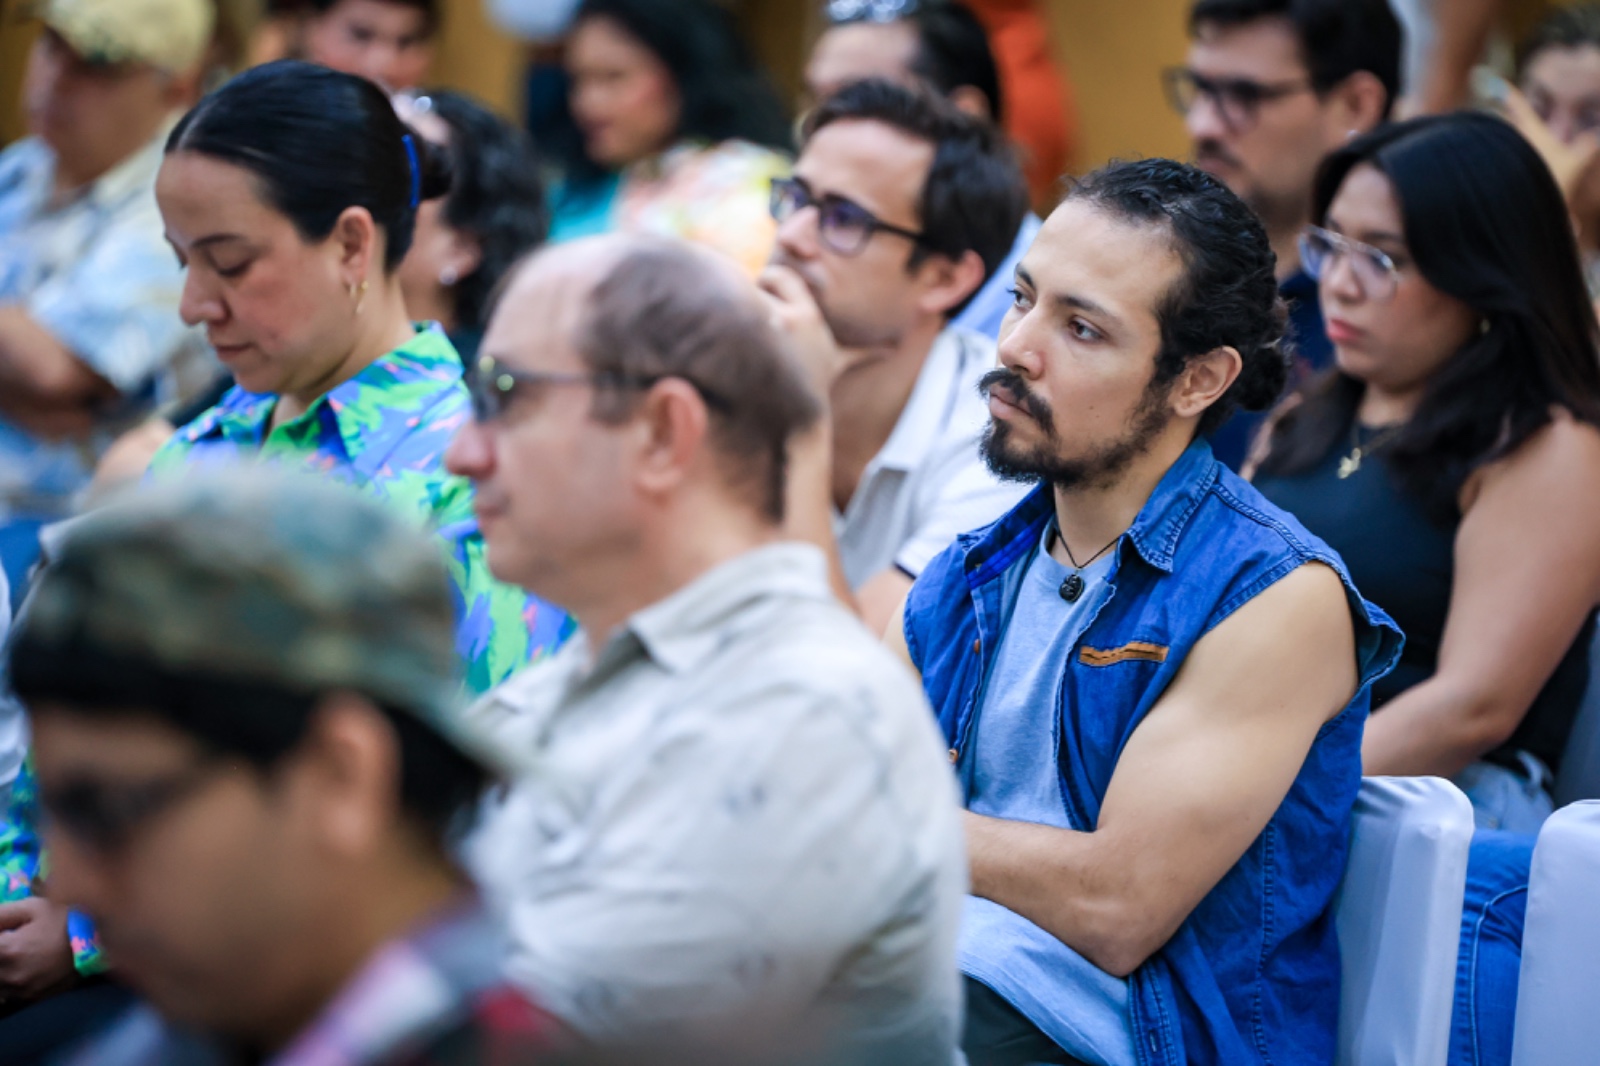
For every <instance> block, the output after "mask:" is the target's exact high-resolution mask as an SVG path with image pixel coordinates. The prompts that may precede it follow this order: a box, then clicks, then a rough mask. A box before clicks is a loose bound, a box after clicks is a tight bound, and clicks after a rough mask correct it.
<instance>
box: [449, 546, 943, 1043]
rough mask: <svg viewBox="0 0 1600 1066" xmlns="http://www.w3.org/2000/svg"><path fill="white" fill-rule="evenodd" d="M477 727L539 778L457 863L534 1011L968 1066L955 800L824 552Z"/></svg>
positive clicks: (687, 606)
mask: <svg viewBox="0 0 1600 1066" xmlns="http://www.w3.org/2000/svg"><path fill="white" fill-rule="evenodd" d="M473 713H474V716H475V717H476V718H477V720H478V721H479V722H480V723H482V724H485V725H488V726H489V727H490V728H491V729H493V730H495V731H496V732H497V734H498V735H499V737H500V738H501V739H502V741H503V742H504V743H506V744H512V745H517V746H519V747H520V748H522V749H523V752H522V753H525V754H526V755H527V756H529V757H530V758H531V760H532V764H533V770H532V772H531V773H530V774H529V776H528V777H527V779H526V780H524V781H523V782H522V783H521V784H519V785H518V786H517V787H516V788H514V789H513V790H512V792H511V793H510V795H509V796H508V797H507V798H506V800H505V801H504V802H503V804H502V805H501V806H500V807H499V809H498V810H497V811H495V812H493V813H492V814H491V815H490V817H489V819H488V821H487V823H486V825H485V826H484V827H483V828H482V830H481V831H480V832H479V834H478V835H477V837H476V839H475V840H474V841H473V842H472V844H471V846H470V847H469V853H470V856H471V859H472V861H473V864H474V866H475V868H476V869H477V871H478V873H479V874H480V877H481V878H482V880H483V881H484V883H485V886H486V888H487V889H488V892H489V895H490V898H491V899H492V900H493V901H495V902H496V903H498V905H499V906H501V907H503V908H504V909H505V911H506V912H507V915H508V923H509V927H510V930H511V936H512V941H513V949H512V954H511V958H510V963H509V970H510V974H511V976H512V978H513V979H514V980H515V981H517V982H518V983H519V984H521V985H523V986H524V987H525V988H526V989H527V990H528V991H529V992H530V993H531V994H532V995H533V996H535V997H536V998H537V1000H538V1001H539V1002H540V1003H541V1004H542V1005H544V1006H546V1007H548V1008H549V1009H551V1010H553V1011H555V1012H556V1013H557V1014H558V1015H561V1016H562V1017H563V1018H565V1019H566V1020H567V1021H568V1022H569V1023H570V1024H572V1025H573V1026H574V1027H575V1028H577V1029H578V1030H579V1031H580V1032H583V1033H585V1034H587V1035H589V1036H591V1037H594V1038H596V1039H599V1040H616V1039H628V1040H654V1039H666V1040H673V1039H681V1038H689V1039H695V1038H700V1037H703V1036H705V1035H706V1034H708V1033H719V1034H723V1035H726V1034H727V1033H728V1032H729V1028H728V1027H729V1026H730V1025H732V1026H734V1027H736V1030H737V1032H738V1033H742V1034H746V1035H750V1036H751V1037H752V1038H753V1039H755V1040H757V1042H759V1041H761V1040H768V1041H770V1040H772V1039H781V1040H782V1041H783V1044H784V1046H792V1045H793V1043H794V1040H795V1039H796V1038H798V1037H803V1038H804V1039H805V1040H808V1041H810V1040H815V1041H824V1042H838V1041H843V1042H844V1044H845V1045H846V1046H847V1048H848V1054H847V1059H848V1061H862V1062H884V1063H887V1062H895V1063H899V1064H917V1063H929V1064H934V1063H937V1064H939V1066H947V1064H949V1063H951V1062H952V1061H955V1056H956V1050H955V1049H956V1044H957V1041H958V1037H959V1027H960V990H959V980H958V977H957V971H956V966H955V938H956V931H957V925H958V923H959V920H960V913H961V906H962V899H963V896H964V893H965V891H966V866H965V858H964V854H963V849H962V837H961V823H960V815H959V802H958V797H957V790H956V786H955V781H954V778H953V775H952V774H951V772H950V767H949V765H948V762H947V759H946V756H945V745H944V744H943V743H942V740H941V738H940V736H939V733H938V730H937V727H936V725H935V723H934V720H933V717H932V714H931V712H930V711H929V709H928V706H927V703H926V701H925V699H924V696H923V693H922V688H921V685H920V684H919V683H918V681H917V679H916V678H915V676H914V675H913V674H912V673H911V672H910V670H909V669H908V668H907V667H906V666H905V665H904V664H903V663H902V662H900V661H899V660H898V659H896V658H895V657H894V656H893V655H892V654H891V653H890V652H889V651H888V650H887V649H885V648H884V647H883V646H882V645H881V643H880V642H879V641H878V640H877V639H876V638H875V637H874V636H873V635H872V634H870V633H869V632H868V631H867V630H866V629H865V628H864V627H862V626H861V625H860V623H859V622H857V621H856V619H855V618H854V616H852V615H850V614H849V613H848V612H846V611H845V610H844V608H842V607H841V606H839V604H838V603H837V602H836V601H835V600H834V599H833V598H832V596H831V595H830V594H829V591H828V583H827V573H826V566H825V563H824V560H823V557H822V555H821V553H820V552H818V551H816V550H815V549H814V548H812V547H810V546H806V545H800V544H793V543H784V544H776V545H772V546H770V547H765V548H762V549H759V550H756V551H752V552H750V553H748V554H746V555H743V556H741V557H739V558H736V559H734V560H732V561H730V562H728V563H725V564H723V565H721V566H719V567H717V568H715V569H714V570H712V571H711V572H709V573H707V574H705V575H704V576H702V577H701V578H699V579H698V580H697V581H695V582H694V583H693V584H691V585H689V586H688V587H686V588H684V589H682V590H680V591H678V592H677V593H675V594H674V595H672V596H671V597H669V598H668V599H666V600H663V601H661V602H660V603H657V604H655V605H653V606H651V607H649V608H647V609H645V610H643V611H640V612H639V613H637V614H635V615H634V616H633V617H632V618H631V619H629V620H628V622H627V624H626V625H625V626H624V627H622V628H621V629H619V630H618V631H617V632H616V633H615V634H614V635H613V636H612V637H611V638H610V639H609V640H608V641H607V642H606V644H605V645H604V646H603V647H601V648H600V649H598V651H597V652H596V653H594V654H593V655H592V658H591V652H590V649H589V645H588V642H587V641H586V640H585V639H583V634H582V633H581V632H580V634H579V636H578V637H577V638H575V639H574V640H573V641H571V642H570V643H569V644H568V645H567V646H566V647H565V648H564V649H563V650H562V651H561V652H559V653H558V654H557V655H556V656H555V657H553V658H552V659H550V660H548V661H547V662H545V663H543V664H540V665H537V666H534V667H531V668H529V669H528V670H526V671H524V672H523V673H521V674H519V675H517V676H516V677H514V678H512V679H511V680H510V681H509V682H507V683H506V684H505V685H503V686H502V687H501V688H499V689H498V690H496V691H495V692H493V693H491V694H490V695H489V696H488V697H486V698H485V699H484V700H483V701H481V702H480V703H479V705H478V706H477V707H476V708H475V710H474V712H473ZM519 754H521V753H519ZM780 1033H781V1034H786V1035H784V1036H782V1037H778V1035H777V1034H780ZM766 1050H771V1048H770V1047H768V1048H766ZM840 1061H845V1059H841V1060H840Z"/></svg>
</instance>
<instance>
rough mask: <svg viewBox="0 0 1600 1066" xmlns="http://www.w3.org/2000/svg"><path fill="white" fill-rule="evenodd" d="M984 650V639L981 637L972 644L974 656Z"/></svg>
mask: <svg viewBox="0 0 1600 1066" xmlns="http://www.w3.org/2000/svg"><path fill="white" fill-rule="evenodd" d="M982 648H983V638H982V637H979V638H977V639H976V640H974V641H973V642H972V654H974V655H976V654H978V652H979V651H980V650H982Z"/></svg>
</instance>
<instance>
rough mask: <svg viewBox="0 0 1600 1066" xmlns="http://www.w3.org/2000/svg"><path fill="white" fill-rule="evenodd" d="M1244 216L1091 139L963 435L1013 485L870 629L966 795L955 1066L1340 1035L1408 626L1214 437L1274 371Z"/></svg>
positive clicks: (1270, 291)
mask: <svg viewBox="0 0 1600 1066" xmlns="http://www.w3.org/2000/svg"><path fill="white" fill-rule="evenodd" d="M1272 267H1273V259H1272V251H1271V248H1270V246H1269V244H1268V241H1267V237H1266V233H1265V232H1264V231H1263V229H1262V227H1261V225H1260V223H1259V222H1258V221H1257V220H1256V219H1255V217H1254V216H1253V215H1252V214H1251V213H1250V211H1249V209H1248V208H1247V207H1246V206H1245V205H1244V204H1243V203H1242V202H1241V201H1240V200H1239V199H1238V198H1237V197H1236V196H1234V195H1233V194H1232V193H1231V192H1229V191H1228V190H1227V189H1226V188H1224V187H1223V186H1222V185H1221V184H1220V183H1218V182H1217V181H1216V180H1214V179H1213V178H1211V177H1210V176H1208V175H1206V174H1203V173H1201V172H1200V171H1198V170H1196V169H1194V168H1193V167H1190V166H1187V165H1185V164H1181V163H1174V162H1172V161H1170V160H1161V159H1154V160H1145V161H1142V162H1138V163H1122V164H1113V165H1111V166H1109V167H1107V168H1105V169H1104V170H1101V171H1097V172H1096V173H1094V174H1091V175H1090V176H1088V177H1087V178H1085V179H1084V180H1083V181H1082V182H1081V183H1079V184H1077V185H1076V186H1074V187H1073V189H1072V191H1071V192H1069V194H1068V195H1067V198H1066V199H1065V200H1064V201H1063V202H1062V204H1061V206H1060V207H1058V208H1056V210H1055V211H1054V212H1053V213H1052V214H1051V215H1050V217H1049V218H1047V219H1046V220H1045V224H1044V228H1043V229H1042V230H1041V231H1040V233H1039V239H1038V240H1036V241H1035V242H1034V244H1033V247H1032V248H1030V249H1029V250H1028V253H1027V254H1026V255H1025V256H1023V259H1022V264H1021V266H1020V267H1018V270H1017V299H1016V306H1015V308H1014V309H1013V310H1012V312H1011V314H1010V315H1008V316H1007V317H1006V323H1005V327H1004V328H1003V330H1002V334H1001V341H1000V367H999V368H998V369H997V370H995V371H994V372H993V373H992V374H990V375H988V376H986V377H985V378H984V381H983V386H984V387H985V389H986V390H987V393H988V397H989V408H990V411H991V414H992V422H991V425H990V427H989V430H988V433H987V435H986V436H985V438H984V455H985V457H986V459H987V460H988V462H989V464H990V466H991V467H992V468H993V469H994V470H995V471H996V472H998V473H1001V474H1004V475H1006V476H1008V477H1012V478H1016V479H1019V480H1021V481H1024V482H1026V483H1029V484H1032V485H1034V486H1035V487H1034V490H1033V492H1032V493H1031V494H1030V495H1029V496H1028V497H1027V499H1026V500H1024V501H1023V502H1022V503H1021V504H1020V505H1018V506H1017V508H1016V509H1014V510H1013V511H1012V512H1011V513H1010V514H1008V515H1006V516H1005V517H1004V518H1002V519H1001V520H1000V521H998V522H996V523H994V524H993V525H991V526H989V527H987V528H986V529H982V530H979V531H977V532H975V533H969V534H965V535H963V536H962V537H960V538H958V539H957V541H956V543H955V544H954V545H953V546H952V547H951V548H950V549H949V550H947V551H946V552H944V553H943V554H941V555H940V556H939V557H938V558H937V559H935V560H934V561H933V562H932V563H930V564H929V566H928V568H927V569H926V570H924V571H923V574H922V577H921V578H920V579H919V580H918V581H917V584H916V585H915V586H914V587H913V588H912V590H911V595H910V597H909V598H908V599H907V601H906V604H905V607H904V620H903V625H895V626H894V627H892V628H891V630H890V635H889V639H890V640H891V641H892V642H893V643H895V644H896V645H898V646H899V647H900V649H901V650H902V651H903V653H904V654H905V655H906V657H907V659H908V660H909V661H910V662H911V663H912V665H913V666H914V667H915V668H916V669H917V670H918V671H919V673H920V674H921V677H922V682H923V686H924V688H925V689H926V691H927V694H928V697H929V699H930V700H931V701H932V703H933V706H934V709H935V711H936V712H937V714H938V718H939V722H940V724H941V726H942V727H943V728H944V732H945V739H946V740H947V742H948V744H949V747H950V757H951V759H952V761H953V762H954V763H955V769H956V773H957V775H958V776H959V778H960V780H961V782H962V784H963V786H964V788H965V792H966V806H967V814H966V819H965V825H966V834H967V850H968V855H969V858H970V863H971V876H972V895H971V896H970V897H969V898H968V903H967V907H966V910H965V913H964V917H963V923H962V930H961V942H960V955H959V958H960V965H961V969H962V972H963V973H964V974H966V976H967V985H966V988H967V1025H966V1036H965V1039H964V1045H965V1050H966V1053H967V1056H968V1059H969V1061H970V1062H971V1063H973V1066H998V1064H1012V1063H1024V1062H1025V1063H1065V1064H1077V1063H1090V1064H1093V1066H1133V1064H1136V1063H1137V1064H1139V1066H1151V1064H1159V1066H1180V1064H1194V1066H1222V1064H1227V1066H1238V1064H1241V1063H1257V1064H1264V1063H1268V1062H1296V1063H1300V1062H1306V1063H1310V1062H1331V1061H1332V1060H1333V1057H1334V1051H1335V1043H1336V1030H1337V1012H1338V998H1339V945H1338V939H1337V937H1336V935H1335V929H1334V923H1333V904H1334V898H1335V894H1336V892H1337V890H1338V887H1339V882H1340V879H1341V877H1342V875H1343V872H1344V865H1345V858H1346V849H1347V847H1348V843H1349V832H1350V813H1351V809H1352V806H1353V804H1354V802H1355V797H1356V792H1357V790H1358V788H1359V787H1360V783H1361V730H1362V725H1363V723H1364V721H1365V719H1366V711H1367V702H1368V696H1369V691H1370V685H1371V684H1372V681H1373V680H1374V678H1376V677H1378V676H1381V675H1382V674H1383V673H1384V672H1386V671H1387V670H1388V669H1389V667H1390V666H1391V665H1392V664H1393V661H1394V657H1395V655H1396V654H1397V652H1398V650H1399V645H1400V633H1399V630H1398V629H1396V628H1395V626H1394V624H1393V623H1392V622H1390V621H1389V620H1388V618H1387V617H1386V616H1385V615H1384V614H1383V613H1382V612H1381V611H1380V610H1378V609H1377V608H1375V607H1373V606H1371V605H1370V604H1368V603H1366V602H1365V601H1364V600H1362V598H1361V596H1360V594H1359V593H1358V592H1357V591H1356V590H1355V587H1354V586H1353V585H1352V584H1351V582H1350V579H1349V576H1348V575H1347V574H1346V572H1345V570H1344V567H1343V564H1342V563H1340V561H1339V559H1338V556H1336V555H1335V554H1334V553H1333V552H1332V550H1331V549H1329V548H1328V547H1327V545H1325V544H1323V543H1322V542H1321V541H1319V540H1318V539H1317V538H1316V537H1314V536H1312V535H1311V534H1310V533H1307V532H1306V531H1305V529H1304V528H1303V527H1301V526H1300V525H1299V524H1298V523H1296V522H1295V520H1294V519H1293V518H1291V517H1290V516H1289V515H1287V514H1285V513H1283V512H1282V511H1279V510H1278V509H1276V508H1274V507H1273V506H1272V505H1271V504H1269V503H1268V502H1267V501H1266V500H1264V499H1262V498H1261V496H1260V495H1259V494H1258V493H1256V492H1255V490H1253V489H1252V488H1251V487H1250V486H1249V485H1247V484H1246V483H1245V482H1243V481H1241V480H1240V479H1239V478H1238V477H1237V476H1236V475H1234V474H1233V473H1232V472H1231V471H1229V470H1228V469H1226V468H1225V467H1223V466H1222V465H1221V464H1219V463H1218V462H1217V461H1216V459H1215V458H1214V457H1213V456H1212V454H1211V449H1210V447H1209V445H1208V444H1207V443H1206V440H1205V436H1206V431H1207V430H1209V429H1211V428H1212V426H1213V425H1214V424H1216V423H1217V422H1219V421H1221V420H1222V419H1224V418H1226V417H1227V416H1228V414H1229V413H1230V412H1231V410H1232V408H1233V407H1234V406H1235V405H1236V404H1238V405H1243V406H1245V407H1247V408H1252V409H1254V408H1261V407H1264V406H1266V405H1268V404H1270V403H1272V401H1273V400H1274V399H1276V397H1277V395H1278V393H1279V391H1280V390H1281V389H1282V387H1283V384H1284V380H1285V377H1286V374H1287V359H1286V356H1285V354H1284V352H1283V351H1282V349H1281V347H1280V343H1279V338H1280V337H1281V335H1282V328H1283V314H1284V312H1283V308H1282V303H1281V301H1280V300H1279V299H1278V296H1277V284H1276V279H1275V278H1274V276H1273V269H1272Z"/></svg>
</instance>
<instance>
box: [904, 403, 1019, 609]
mask: <svg viewBox="0 0 1600 1066" xmlns="http://www.w3.org/2000/svg"><path fill="white" fill-rule="evenodd" d="M980 439H981V434H975V435H972V436H967V437H961V438H957V439H955V440H950V441H946V442H944V443H943V444H942V445H941V449H942V451H941V454H940V455H939V456H938V457H937V459H936V460H934V461H930V462H929V463H928V464H927V466H926V468H925V469H924V470H922V471H919V480H920V481H921V485H920V486H919V492H920V493H921V494H924V495H925V498H924V499H919V500H918V501H917V511H918V514H919V518H918V521H917V522H916V525H915V526H914V527H913V529H912V532H911V535H910V536H909V537H907V538H906V541H905V543H904V544H903V545H902V546H901V548H900V550H899V551H898V552H897V553H896V554H895V557H894V565H895V566H896V567H897V568H898V569H900V570H902V571H904V572H905V573H907V574H909V575H910V576H911V577H913V578H915V577H918V576H919V575H921V573H922V571H923V569H924V568H926V567H927V565H928V564H929V563H930V562H932V561H933V559H934V557H935V556H936V555H938V554H939V553H940V552H942V551H944V550H945V549H946V548H948V547H949V546H950V544H951V543H952V542H953V541H954V540H955V539H956V537H957V536H959V535H961V534H962V533H968V532H971V531H972V530H974V529H982V528H983V527H984V526H986V525H988V524H989V523H991V522H993V521H994V520H995V519H997V518H999V517H1000V516H1001V515H1003V514H1005V513H1006V512H1007V511H1009V510H1011V508H1012V507H1014V506H1016V504H1017V501H1019V500H1021V499H1022V497H1023V496H1024V495H1026V494H1027V492H1028V490H1029V489H1030V488H1031V486H1029V485H1022V484H1017V483H1015V482H1009V481H1001V480H1000V479H999V478H997V477H995V476H994V474H992V473H990V472H989V468H988V466H987V465H986V464H985V463H984V461H983V456H982V455H980V454H979V451H978V444H979V441H980Z"/></svg>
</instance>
